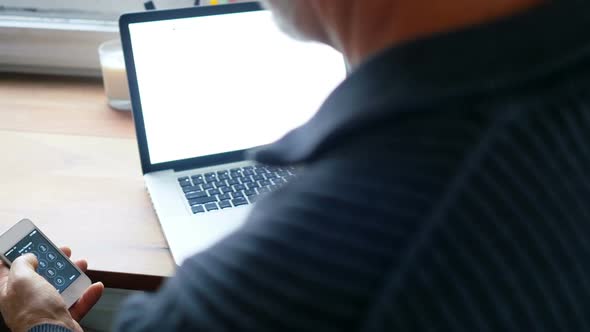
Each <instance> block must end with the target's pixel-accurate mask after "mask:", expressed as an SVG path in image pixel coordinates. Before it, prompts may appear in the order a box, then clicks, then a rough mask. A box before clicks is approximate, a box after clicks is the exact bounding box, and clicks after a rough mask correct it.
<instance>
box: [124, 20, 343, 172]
mask: <svg viewBox="0 0 590 332" xmlns="http://www.w3.org/2000/svg"><path fill="white" fill-rule="evenodd" d="M129 32H130V37H131V45H132V47H133V54H134V62H135V69H136V75H137V84H138V88H139V94H140V99H141V108H142V114H143V120H144V125H145V131H146V137H147V145H148V151H149V154H150V161H151V163H152V164H158V163H164V162H170V161H176V160H181V159H189V158H195V157H201V156H207V155H213V154H219V153H224V152H232V151H238V150H243V149H248V148H252V147H255V146H259V145H264V144H268V143H272V142H273V141H275V140H277V139H279V138H281V137H282V136H283V135H284V134H286V133H287V132H288V131H290V130H291V129H294V128H296V127H298V126H299V125H301V124H303V123H304V122H306V121H307V120H309V119H310V118H311V117H312V116H313V115H314V113H315V112H316V111H317V110H318V108H319V107H320V106H321V104H322V103H323V101H324V100H325V99H326V97H327V96H328V95H329V94H330V93H331V92H332V90H333V89H334V88H336V86H337V85H338V84H339V83H340V82H341V81H342V80H343V79H344V77H345V75H346V69H345V65H344V61H343V58H342V55H341V54H340V53H338V52H336V51H335V50H333V49H331V48H329V47H327V46H323V45H320V44H315V43H308V42H300V41H295V40H293V39H291V38H290V37H288V36H287V35H285V34H284V33H283V32H281V31H280V30H279V29H278V28H277V26H276V25H275V23H274V21H273V18H272V15H271V13H270V12H269V11H252V12H241V13H231V14H224V15H214V16H202V17H191V18H182V19H171V20H163V21H153V22H142V23H132V24H130V25H129Z"/></svg>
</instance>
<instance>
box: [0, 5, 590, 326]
mask: <svg viewBox="0 0 590 332" xmlns="http://www.w3.org/2000/svg"><path fill="white" fill-rule="evenodd" d="M267 2H268V3H267V5H268V6H269V7H270V8H271V9H272V10H273V11H274V13H275V14H276V16H277V19H278V21H279V22H280V24H281V26H282V27H283V28H284V30H285V31H287V32H288V33H290V34H292V35H293V36H295V37H297V38H305V39H313V40H317V41H321V42H324V43H328V44H330V45H332V46H334V47H335V48H337V49H339V50H341V51H342V52H343V53H344V54H345V56H346V58H347V60H348V62H349V64H350V66H351V68H352V73H351V75H350V77H349V78H348V79H347V80H346V81H345V82H344V83H343V84H342V86H340V87H339V88H338V89H336V91H335V92H334V93H333V94H332V95H331V96H330V97H329V99H328V100H327V101H326V103H325V104H324V105H323V106H322V108H321V109H320V111H319V112H318V114H317V115H316V116H315V117H314V118H313V119H312V120H311V121H310V122H309V123H307V124H306V125H304V126H303V127H301V128H299V129H297V130H295V131H293V132H291V133H290V134H288V135H287V136H286V137H285V138H283V139H282V140H280V141H279V142H277V143H275V144H273V145H270V146H268V147H265V148H262V149H260V150H258V151H254V152H253V156H254V158H256V159H257V160H259V161H260V162H264V163H270V164H279V165H283V164H298V165H304V166H305V167H304V168H303V171H302V173H301V174H300V176H299V177H298V178H297V179H295V180H294V181H293V182H291V183H290V184H289V185H287V186H286V187H284V188H282V189H281V190H279V191H278V192H275V193H273V194H272V195H271V196H269V197H267V198H266V199H264V200H262V201H260V203H259V204H258V205H257V206H256V209H255V210H254V212H253V213H252V215H251V216H250V219H249V221H248V222H247V223H246V225H245V227H244V228H243V229H241V230H240V231H238V232H236V233H235V234H233V235H232V236H230V237H229V238H227V239H226V240H224V241H222V242H220V243H219V244H218V245H216V246H215V247H213V248H211V249H210V250H209V251H207V252H205V253H202V254H200V255H197V256H195V257H193V258H191V259H189V260H188V261H187V262H186V263H185V264H184V265H183V266H181V267H180V268H179V269H178V271H177V274H176V276H175V277H173V278H171V279H170V280H168V281H167V282H166V283H165V285H163V287H162V288H161V290H160V291H159V292H158V293H155V294H152V295H141V296H137V297H133V298H132V299H131V300H130V301H129V302H128V303H127V304H126V305H125V306H123V308H122V309H121V313H120V317H119V319H118V323H117V325H116V327H115V329H116V330H120V331H174V330H198V331H244V330H254V331H284V330H303V331H312V330H318V331H425V330H436V331H443V330H444V331H541V330H548V331H589V330H590V318H589V317H590V316H589V315H588V314H587V312H586V311H587V308H588V307H589V305H590V281H589V280H590V256H589V253H590V250H589V249H590V245H589V244H588V243H589V241H588V239H589V238H590V204H588V200H589V199H590V175H589V174H590V173H589V172H590V33H588V32H590V4H589V3H587V1H574V0H569V1H568V0H561V1H541V0H493V1H492V0H489V1H486V0H481V1H473V0H454V1H446V0H445V1H443V0H430V1H423V0H337V1H336V0H268V1H267ZM34 265H35V262H34V258H33V257H31V256H25V257H24V258H22V259H21V260H20V261H17V262H16V263H15V264H14V267H13V269H12V270H11V271H10V272H8V270H7V269H5V270H4V273H5V274H7V273H8V276H7V277H5V278H4V280H5V281H4V282H3V284H4V286H3V288H2V291H1V292H0V310H1V311H2V313H3V315H4V316H5V318H6V321H7V322H8V324H9V326H11V327H12V328H13V329H14V330H15V331H26V330H28V329H30V330H31V331H66V330H67V329H72V330H75V329H78V328H79V327H78V326H77V324H76V322H75V320H76V319H77V318H79V317H80V316H82V315H83V313H84V311H85V310H88V308H89V307H91V305H92V303H93V301H95V300H96V298H97V296H98V295H99V293H100V286H94V287H95V288H94V289H91V290H90V291H89V293H88V295H87V296H86V297H85V298H83V300H82V301H81V302H80V303H79V304H78V305H77V307H74V309H73V310H74V314H70V313H68V311H67V310H65V308H64V307H63V303H61V302H60V301H59V297H58V296H57V295H56V293H55V292H53V293H52V292H49V291H45V290H46V289H47V288H48V287H49V286H48V284H46V283H44V282H43V280H41V279H40V278H36V277H35V275H34V273H32V271H33V268H34ZM37 290H38V291H39V292H40V293H39V295H37V297H36V299H35V301H31V302H28V301H23V300H22V299H19V296H18V295H23V294H25V295H27V294H37V293H35V292H34V291H37ZM31 296H32V295H31Z"/></svg>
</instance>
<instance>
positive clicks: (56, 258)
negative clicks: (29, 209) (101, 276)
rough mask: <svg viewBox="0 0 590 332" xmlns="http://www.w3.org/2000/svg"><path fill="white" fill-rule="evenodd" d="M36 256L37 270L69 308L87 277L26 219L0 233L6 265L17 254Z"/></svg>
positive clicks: (0, 249)
mask: <svg viewBox="0 0 590 332" xmlns="http://www.w3.org/2000/svg"><path fill="white" fill-rule="evenodd" d="M28 253H32V254H34V255H35V256H37V260H38V262H39V265H38V267H37V273H39V275H41V276H42V277H43V278H45V280H47V281H49V283H50V284H51V285H53V287H55V289H57V291H58V292H59V293H60V294H61V296H62V297H63V299H64V301H65V303H66V305H67V307H68V308H69V307H71V306H72V305H73V304H74V303H76V301H78V299H79V298H80V297H81V296H82V294H84V291H85V290H86V289H87V288H88V287H89V286H90V283H91V282H90V278H88V276H87V275H86V274H84V272H82V271H81V270H80V269H79V268H78V267H77V266H76V264H74V263H72V261H70V259H69V258H68V257H67V256H66V255H65V254H64V253H63V252H61V250H59V249H58V248H57V247H56V246H55V244H53V242H51V241H50V240H49V239H48V238H47V236H45V234H43V232H41V230H40V229H39V228H38V227H37V226H35V225H34V224H33V222H31V221H30V220H28V219H23V220H21V221H19V222H18V223H17V224H16V225H14V226H12V227H11V228H10V229H9V230H8V231H7V232H6V233H4V234H2V235H1V236H0V259H2V260H3V261H4V262H5V263H6V264H8V266H10V265H11V264H12V262H13V261H14V260H15V259H16V258H17V257H19V256H21V255H24V254H28Z"/></svg>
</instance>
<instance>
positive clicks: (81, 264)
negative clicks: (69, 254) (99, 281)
mask: <svg viewBox="0 0 590 332" xmlns="http://www.w3.org/2000/svg"><path fill="white" fill-rule="evenodd" d="M76 266H78V268H79V269H80V270H82V272H84V273H86V270H88V262H87V261H86V260H85V259H80V260H77V261H76Z"/></svg>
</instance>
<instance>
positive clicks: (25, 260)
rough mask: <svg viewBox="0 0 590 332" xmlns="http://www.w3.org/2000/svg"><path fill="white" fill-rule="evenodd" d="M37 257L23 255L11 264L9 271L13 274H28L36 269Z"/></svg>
mask: <svg viewBox="0 0 590 332" xmlns="http://www.w3.org/2000/svg"><path fill="white" fill-rule="evenodd" d="M38 264H39V262H38V261H37V257H35V255H33V254H24V255H22V256H20V257H18V258H17V259H15V260H14V262H12V266H11V267H10V271H11V272H13V273H30V272H35V270H36V269H37V265H38Z"/></svg>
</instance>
